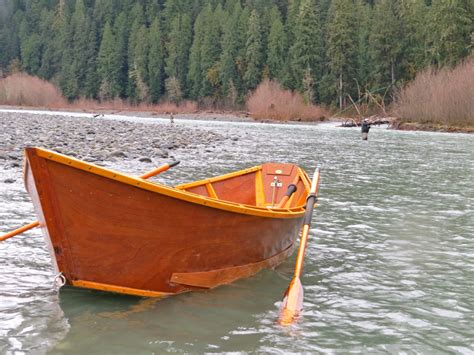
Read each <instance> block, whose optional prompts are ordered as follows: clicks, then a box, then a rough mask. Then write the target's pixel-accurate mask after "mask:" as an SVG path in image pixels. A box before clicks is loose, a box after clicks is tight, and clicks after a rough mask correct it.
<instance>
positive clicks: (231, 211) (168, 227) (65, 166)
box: [24, 148, 304, 294]
mask: <svg viewBox="0 0 474 355" xmlns="http://www.w3.org/2000/svg"><path fill="white" fill-rule="evenodd" d="M26 158H27V159H26V164H25V172H24V179H25V184H26V186H27V190H28V192H29V194H30V196H31V197H32V201H33V204H34V206H35V211H36V214H37V216H38V220H39V221H40V222H41V225H42V230H43V233H44V235H45V238H46V240H47V241H48V244H49V245H50V252H51V254H52V256H53V262H54V264H55V267H56V270H57V271H60V272H62V273H63V274H64V275H65V277H66V279H67V282H68V283H69V284H71V285H74V284H76V285H79V284H80V285H82V286H81V287H88V288H94V289H99V286H97V285H108V286H107V287H116V289H115V291H114V290H112V289H110V291H113V292H122V293H127V292H128V291H127V292H125V291H126V290H129V289H132V290H142V291H147V292H148V291H149V292H154V293H163V294H176V293H181V292H185V291H190V290H193V289H196V286H192V285H184V284H178V283H175V282H173V281H172V280H171V278H172V275H173V274H192V273H201V272H203V273H206V272H211V273H212V272H215V271H216V270H222V269H228V270H232V268H235V267H237V268H236V269H234V271H233V272H232V271H227V272H224V273H218V272H215V273H214V275H215V276H213V277H214V279H213V281H212V282H210V281H209V282H208V284H209V285H211V284H216V285H218V284H221V283H226V282H228V281H227V280H230V279H232V280H234V279H237V278H241V277H245V276H246V275H247V274H250V273H249V271H246V272H243V271H242V270H256V269H258V268H259V267H260V266H262V265H263V266H265V265H264V264H265V261H266V260H269V259H271V258H272V257H274V256H275V255H279V254H281V253H283V252H284V251H285V250H288V248H290V247H291V246H292V245H293V244H294V242H295V239H296V237H297V235H298V230H299V228H300V226H301V223H302V217H303V215H304V208H303V207H304V205H303V204H301V205H293V206H290V207H289V208H286V209H277V208H268V207H266V206H262V207H259V206H256V200H257V198H256V195H255V191H256V188H255V181H256V179H255V175H256V174H257V172H258V171H261V175H262V181H263V185H264V188H263V189H262V193H265V194H266V195H265V196H261V197H260V198H261V200H262V201H265V200H266V201H268V200H269V197H268V195H267V194H268V191H269V190H268V189H267V190H266V188H265V185H266V184H270V182H271V180H272V179H273V175H272V172H273V173H274V171H275V170H282V172H283V174H282V181H283V182H284V186H283V187H282V188H283V189H286V188H287V185H288V184H289V183H291V181H292V179H293V178H294V177H295V174H296V173H297V172H298V168H297V167H295V166H294V165H291V164H288V165H285V164H274V163H268V164H263V165H262V166H259V167H254V168H250V169H245V170H242V171H240V172H235V173H231V174H226V175H224V176H226V178H222V177H217V178H212V179H206V180H203V181H200V182H196V183H190V184H183V185H181V186H180V187H179V188H171V187H168V186H164V185H161V184H156V183H151V182H147V181H145V180H142V179H139V178H135V177H131V176H128V175H125V174H121V173H119V172H115V171H112V170H109V169H105V168H102V167H98V166H95V165H93V164H89V163H86V162H82V161H79V160H77V159H74V158H71V157H67V156H64V155H60V154H57V153H54V152H51V151H47V150H42V149H39V148H28V149H27V150H26ZM267 171H268V172H269V173H268V174H267ZM207 184H212V188H213V190H214V192H215V193H216V196H217V197H218V199H217V198H212V196H210V194H209V189H208V188H206V185H207ZM211 194H212V192H211ZM277 260H278V262H281V260H280V259H279V258H278V259H277ZM262 263H263V264H262ZM270 264H271V263H268V265H266V267H269V266H270ZM255 265H258V267H256V266H255ZM263 266H262V267H263ZM272 266H273V265H272ZM208 275H211V274H208ZM78 282H79V284H78ZM88 285H89V286H88ZM93 285H95V286H97V287H92V286H93ZM111 285H112V286H111ZM100 287H102V286H100ZM199 287H201V286H199ZM105 290H106V289H105Z"/></svg>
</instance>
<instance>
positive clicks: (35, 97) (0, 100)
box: [0, 73, 66, 107]
mask: <svg viewBox="0 0 474 355" xmlns="http://www.w3.org/2000/svg"><path fill="white" fill-rule="evenodd" d="M0 104H2V105H14V106H36V107H52V106H62V105H65V104H66V101H65V100H64V98H63V97H62V95H61V92H60V91H59V89H58V88H57V87H56V86H54V85H53V84H51V83H49V82H47V81H45V80H42V79H40V78H38V77H35V76H31V75H28V74H24V73H15V74H12V75H10V76H8V77H6V78H4V79H1V80H0Z"/></svg>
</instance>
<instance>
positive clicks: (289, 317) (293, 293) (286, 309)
mask: <svg viewBox="0 0 474 355" xmlns="http://www.w3.org/2000/svg"><path fill="white" fill-rule="evenodd" d="M319 176H320V174H319V168H317V169H316V171H315V172H314V175H313V180H312V183H311V189H310V191H309V194H308V197H307V199H306V213H305V215H304V221H303V227H302V232H301V238H300V246H299V249H298V255H297V257H296V264H295V271H294V276H293V279H292V280H291V282H290V285H289V286H288V289H287V292H286V296H285V299H284V300H283V303H282V307H281V312H280V320H279V322H280V324H282V325H290V324H292V323H293V321H294V319H295V316H296V315H297V314H298V312H299V311H300V310H301V309H302V308H303V294H304V290H303V286H302V285H301V280H300V276H301V273H302V272H303V261H304V255H305V252H306V245H307V244H308V236H309V228H310V226H311V217H312V216H313V208H314V204H315V203H316V196H317V193H318V187H319Z"/></svg>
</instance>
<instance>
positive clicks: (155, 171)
mask: <svg viewBox="0 0 474 355" xmlns="http://www.w3.org/2000/svg"><path fill="white" fill-rule="evenodd" d="M178 164H179V160H176V161H173V162H171V163H166V164H163V165H162V166H159V167H158V168H156V169H153V170H151V171H149V172H147V173H146V174H143V175H141V176H139V177H140V179H148V178H151V177H152V176H155V175H158V174H160V173H162V172H164V171H166V170H168V169H170V168H172V167H173V166H176V165H178ZM39 225H40V223H39V222H38V221H34V222H31V223H30V224H27V225H26V226H23V227H20V228H18V229H15V230H13V231H11V232H8V233H7V234H5V235H3V236H0V242H3V241H4V240H7V239H9V238H11V237H14V236H16V235H18V234H21V233H23V232H26V231H27V230H30V229H33V228H35V227H38V226H39Z"/></svg>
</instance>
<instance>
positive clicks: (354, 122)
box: [340, 116, 396, 127]
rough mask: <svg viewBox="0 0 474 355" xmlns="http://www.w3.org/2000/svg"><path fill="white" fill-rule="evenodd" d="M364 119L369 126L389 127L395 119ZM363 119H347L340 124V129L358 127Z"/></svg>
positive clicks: (372, 117)
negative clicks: (386, 125)
mask: <svg viewBox="0 0 474 355" xmlns="http://www.w3.org/2000/svg"><path fill="white" fill-rule="evenodd" d="M364 119H367V120H368V122H369V125H371V126H380V125H383V124H388V125H389V126H391V125H392V124H393V123H394V122H395V120H396V118H395V117H378V116H370V117H366V118H364ZM364 119H363V118H357V119H354V118H347V119H345V120H344V121H343V122H342V124H341V125H340V127H360V126H361V124H362V122H363V121H364Z"/></svg>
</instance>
